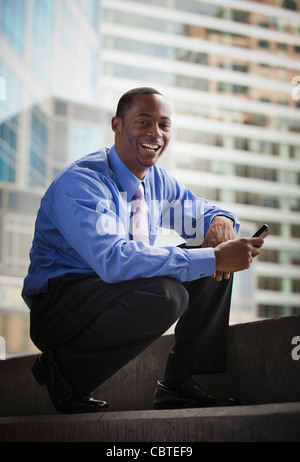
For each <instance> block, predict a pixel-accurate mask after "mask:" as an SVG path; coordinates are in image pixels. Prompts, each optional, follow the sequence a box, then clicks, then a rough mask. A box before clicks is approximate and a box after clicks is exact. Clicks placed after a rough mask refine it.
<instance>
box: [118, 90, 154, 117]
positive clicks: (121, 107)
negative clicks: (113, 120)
mask: <svg viewBox="0 0 300 462" xmlns="http://www.w3.org/2000/svg"><path fill="white" fill-rule="evenodd" d="M137 95H160V96H163V95H162V94H161V93H160V92H159V91H157V90H155V88H151V87H139V88H133V89H132V90H129V91H127V92H126V93H124V95H123V96H121V98H120V100H119V103H118V106H117V111H116V117H119V118H120V119H124V117H125V114H126V112H127V111H128V110H129V109H130V108H131V106H132V104H133V98H134V97H135V96H137Z"/></svg>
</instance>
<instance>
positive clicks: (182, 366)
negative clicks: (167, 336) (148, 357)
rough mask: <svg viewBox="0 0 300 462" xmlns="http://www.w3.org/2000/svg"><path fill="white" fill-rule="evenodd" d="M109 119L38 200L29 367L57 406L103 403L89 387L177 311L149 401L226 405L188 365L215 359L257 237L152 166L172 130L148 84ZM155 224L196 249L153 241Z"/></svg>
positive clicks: (221, 354)
mask: <svg viewBox="0 0 300 462" xmlns="http://www.w3.org/2000/svg"><path fill="white" fill-rule="evenodd" d="M112 129H113V131H114V133H115V145H114V146H113V147H112V148H111V149H106V148H105V149H101V150H100V151H99V152H97V153H94V154H90V155H88V156H86V157H84V158H82V159H80V160H78V161H76V162H75V163H73V164H72V165H71V166H69V167H68V168H66V169H65V170H64V171H63V172H62V173H61V174H60V175H59V176H58V178H56V180H54V182H53V183H52V184H51V186H50V187H49V189H48V191H47V192H46V194H45V196H44V197H43V199H42V201H41V206H40V210H39V212H38V216H37V220H36V226H35V235H34V240H33V245H32V249H31V252H30V257H31V264H30V267H29V272H28V275H27V277H26V279H25V281H24V288H23V297H24V299H25V301H26V303H27V304H28V306H29V307H30V310H31V313H30V314H31V337H32V339H33V341H34V343H35V344H36V345H37V347H38V348H39V349H40V350H41V351H42V354H41V355H40V356H39V358H38V359H37V360H36V362H35V364H34V365H33V368H32V371H33V374H34V376H35V378H36V380H37V381H38V382H39V383H40V384H43V383H45V384H46V386H47V388H48V391H49V394H50V398H51V400H52V403H53V404H54V406H55V407H56V408H57V409H58V410H59V411H60V412H63V413H78V412H98V411H102V410H106V409H107V403H106V402H105V401H99V400H94V399H93V398H91V396H90V392H91V391H92V390H94V389H95V388H96V387H97V386H99V385H100V384H101V383H103V382H104V381H105V380H106V379H107V378H109V377H110V376H111V375H113V374H114V373H115V372H116V371H118V370H119V369H120V368H121V367H123V366H124V365H125V364H126V363H128V361H130V360H131V359H132V358H134V357H135V356H136V355H138V354H139V353H140V352H141V351H142V350H143V349H145V348H146V347H147V346H148V345H149V344H151V343H152V342H153V341H154V340H155V339H156V338H158V337H159V336H160V335H162V334H163V333H164V332H165V331H166V330H167V329H168V328H169V327H170V326H171V325H173V324H174V322H175V321H177V320H178V319H179V321H178V323H177V326H176V331H175V344H174V346H173V348H172V350H171V351H170V355H169V359H168V362H167V366H166V373H165V377H164V380H161V381H159V382H158V384H157V390H156V393H155V398H154V407H155V408H156V409H163V408H177V407H179V408H180V407H202V406H219V405H224V406H228V405H233V404H235V401H234V400H233V399H230V398H218V397H214V396H212V395H210V394H209V393H207V392H205V391H204V390H202V389H201V388H200V387H199V386H198V385H196V384H195V383H194V382H193V380H192V378H191V375H192V374H202V373H207V372H217V371H222V370H224V369H225V364H226V341H227V327H228V316H229V308H230V296H231V285H232V277H231V273H233V272H235V271H240V270H243V269H245V268H248V267H249V266H250V264H251V262H252V259H253V258H254V257H255V256H257V255H258V254H259V253H260V250H259V248H260V247H261V246H262V244H263V240H262V239H260V238H256V239H253V238H252V239H236V233H237V231H238V228H239V223H238V220H237V218H236V217H235V216H234V215H233V214H231V213H229V212H226V211H224V210H221V209H218V208H216V207H213V206H210V205H209V204H208V203H207V202H206V201H205V200H203V199H199V198H197V197H196V196H195V195H194V194H192V192H191V191H189V190H188V189H186V188H185V187H184V186H183V185H182V184H181V183H179V182H178V181H177V180H176V179H175V178H173V177H172V176H171V175H169V174H168V173H167V172H166V171H165V170H163V169H162V168H159V167H158V166H157V165H156V163H157V161H158V159H159V158H160V157H161V156H162V154H163V153H164V151H165V150H166V148H167V146H168V143H169V140H170V135H171V109H170V107H169V105H168V103H167V101H166V99H165V98H164V97H163V96H162V95H161V94H160V93H159V92H158V91H156V90H154V89H151V88H138V89H134V90H131V91H129V92H127V93H126V94H125V95H123V97H122V98H121V99H120V101H119V104H118V108H117V112H116V116H115V117H113V119H112ZM136 191H139V194H137V195H136ZM144 212H146V213H144ZM160 225H162V226H165V227H169V228H171V229H175V230H176V231H178V232H179V234H181V236H183V237H184V238H185V239H186V241H187V242H188V241H191V240H193V238H195V237H196V238H197V239H198V240H199V239H200V240H201V241H202V246H201V248H195V247H193V248H188V246H185V248H179V247H164V248H160V247H155V246H154V245H153V244H154V241H155V237H156V234H157V230H158V228H159V226H160Z"/></svg>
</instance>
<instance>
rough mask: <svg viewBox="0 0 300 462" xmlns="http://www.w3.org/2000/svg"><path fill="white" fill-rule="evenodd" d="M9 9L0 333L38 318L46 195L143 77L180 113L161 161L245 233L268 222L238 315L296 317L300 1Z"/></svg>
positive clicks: (98, 141)
mask: <svg viewBox="0 0 300 462" xmlns="http://www.w3.org/2000/svg"><path fill="white" fill-rule="evenodd" d="M0 16H1V23H0V25H1V29H0V76H1V77H2V80H1V81H2V84H3V82H4V83H5V93H6V95H5V100H4V99H3V100H1V101H0V149H1V153H0V181H1V182H0V239H1V241H0V292H1V295H2V297H1V301H0V310H2V312H3V313H5V314H4V315H2V317H0V336H1V335H2V336H5V337H7V336H8V332H9V331H10V329H12V330H13V331H16V329H17V327H16V326H19V327H18V328H19V329H20V330H22V329H24V327H22V326H24V323H23V318H20V316H25V318H24V319H27V318H26V317H27V316H28V312H27V311H25V310H26V308H25V307H24V305H23V302H22V300H21V299H20V287H21V284H22V278H23V277H24V275H25V274H26V269H27V265H28V251H29V248H30V243H31V239H32V232H33V225H34V217H35V214H36V210H37V208H38V204H39V200H40V197H41V195H42V194H43V191H44V189H45V188H46V187H47V185H48V184H49V182H50V181H51V180H52V178H53V177H54V176H55V175H56V174H57V173H58V171H59V170H61V168H63V167H64V166H65V165H66V164H67V163H69V162H70V161H72V160H73V159H74V158H76V157H80V156H81V155H83V154H86V153H87V152H88V151H92V150H96V149H97V148H98V147H99V146H100V145H108V146H109V145H110V144H112V143H113V137H112V133H111V132H110V130H109V121H110V118H111V116H112V115H114V114H113V111H114V108H115V106H116V103H117V101H118V99H119V97H120V95H121V94H122V93H123V92H125V91H127V90H128V89H130V88H133V87H135V86H142V85H143V86H144V85H151V86H154V87H157V88H158V89H159V90H160V91H161V92H162V93H164V94H165V96H166V97H167V98H168V100H169V101H170V102H171V105H172V108H173V138H172V143H171V146H170V148H169V152H168V153H167V154H166V155H165V156H164V158H163V159H162V161H161V163H162V165H163V166H166V167H167V168H168V169H169V170H170V171H171V172H172V173H174V175H175V176H176V177H177V178H178V179H180V180H182V181H183V182H184V183H185V184H186V185H188V186H189V187H190V188H191V189H192V190H193V191H194V192H195V193H196V194H198V195H200V196H202V197H205V198H207V199H208V200H209V201H211V202H213V203H216V204H220V205H222V207H224V208H228V209H230V210H232V211H234V212H235V213H236V214H237V215H238V216H239V217H240V219H241V221H242V233H243V234H244V235H250V234H251V232H252V231H255V229H256V228H257V227H258V226H260V225H261V224H262V223H265V222H267V223H268V224H269V225H270V227H271V236H270V237H268V238H267V239H266V242H265V248H264V252H263V253H262V255H261V257H260V259H259V261H257V262H256V263H255V265H254V266H253V271H252V272H244V273H241V274H240V275H238V277H237V278H236V286H235V297H234V310H233V311H234V313H233V314H234V318H233V320H234V321H237V320H242V321H243V320H252V319H256V318H259V317H272V316H282V315H288V314H293V313H300V266H299V265H300V187H299V184H300V111H299V108H300V91H299V85H300V60H299V58H300V39H299V37H300V0H285V1H283V0H269V1H267V0H265V1H264V0H263V1H253V0H252V1H249V0H248V1H246V0H239V1H237V0H210V1H209V2H202V1H198V0H185V1H181V0H130V1H127V0H101V1H100V0H0ZM2 84H1V85H2ZM0 88H2V90H0V97H1V92H2V93H3V85H2V87H0ZM174 242H175V241H174ZM256 284H257V287H255V285H256ZM12 320H13V321H12ZM26 322H27V321H26ZM1 323H2V329H1ZM10 326H13V327H10ZM9 337H11V334H9ZM7 343H8V344H9V342H7ZM8 347H9V345H8ZM20 348H21V349H22V346H20V345H18V346H12V347H9V349H10V351H11V352H12V353H13V352H14V351H19V350H20ZM24 348H25V350H26V346H25V347H24Z"/></svg>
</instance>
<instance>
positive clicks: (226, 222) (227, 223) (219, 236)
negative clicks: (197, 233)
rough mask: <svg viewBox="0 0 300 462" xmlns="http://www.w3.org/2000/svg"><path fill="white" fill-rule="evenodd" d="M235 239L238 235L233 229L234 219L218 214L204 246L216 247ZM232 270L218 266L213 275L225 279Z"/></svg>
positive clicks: (218, 278) (219, 279)
mask: <svg viewBox="0 0 300 462" xmlns="http://www.w3.org/2000/svg"><path fill="white" fill-rule="evenodd" d="M234 239H236V236H235V232H234V229H233V221H232V220H231V219H230V218H227V217H224V216H217V217H215V218H214V219H213V221H212V223H211V225H210V227H209V229H208V231H207V233H206V236H205V238H204V241H203V244H202V248H205V247H213V248H216V247H217V246H218V245H219V244H222V243H224V242H227V241H233V240H234ZM230 272H231V271H224V270H219V269H218V268H217V267H216V272H215V273H214V274H213V276H212V277H214V278H216V280H217V281H221V280H222V279H223V277H224V278H225V279H229V278H230Z"/></svg>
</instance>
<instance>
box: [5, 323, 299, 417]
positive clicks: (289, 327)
mask: <svg viewBox="0 0 300 462" xmlns="http://www.w3.org/2000/svg"><path fill="white" fill-rule="evenodd" d="M295 336H300V316H292V317H287V318H279V319H271V320H267V321H260V322H254V323H248V324H239V325H235V326H231V327H230V328H229V343H228V368H227V371H226V373H222V374H212V375H208V376H201V377H198V378H197V380H198V382H199V383H200V384H201V385H202V386H203V387H204V388H206V389H207V390H209V391H210V392H212V393H216V394H219V395H223V396H233V397H236V398H239V399H240V400H241V402H242V404H243V405H252V404H267V403H283V402H300V386H299V385H300V360H299V361H295V360H293V359H292V355H291V354H292V350H293V348H294V346H293V345H292V339H293V338H294V337H295ZM173 341H174V337H173V336H172V335H170V336H163V337H161V338H159V339H158V340H157V341H156V342H155V343H153V344H152V345H151V346H150V347H149V348H147V350H145V351H144V352H143V353H141V354H140V355H139V356H138V357H137V358H135V359H134V360H133V361H131V362H130V363H129V364H128V365H127V366H126V367H124V368H123V369H121V370H120V371H119V372H118V373H117V374H115V375H114V376H113V377H111V378H110V379H109V380H107V381H106V382H105V383H104V384H103V385H101V386H100V387H99V388H98V389H97V390H95V393H94V394H93V395H94V396H95V397H97V398H100V399H105V400H106V401H108V403H109V406H110V411H131V410H150V409H152V398H153V394H154V391H155V387H156V381H157V380H158V379H160V378H162V377H163V374H164V368H165V363H166V360H167V356H168V351H169V349H170V347H171V345H172V344H173ZM34 360H35V356H28V357H20V358H13V359H9V360H6V361H0V416H2V417H8V416H32V415H53V414H58V412H57V411H56V410H55V409H54V408H53V406H52V405H51V403H50V400H49V397H48V393H47V390H46V389H45V388H44V387H40V386H39V385H38V384H37V383H36V382H35V380H34V378H33V376H32V374H31V366H32V364H33V362H34ZM99 367H101V366H99ZM83 373H84V372H83Z"/></svg>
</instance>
